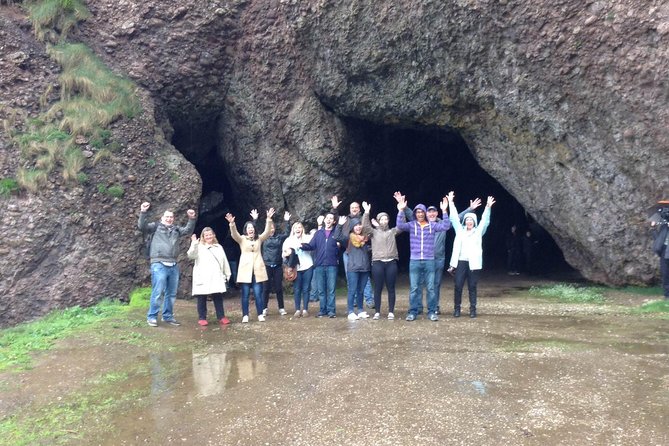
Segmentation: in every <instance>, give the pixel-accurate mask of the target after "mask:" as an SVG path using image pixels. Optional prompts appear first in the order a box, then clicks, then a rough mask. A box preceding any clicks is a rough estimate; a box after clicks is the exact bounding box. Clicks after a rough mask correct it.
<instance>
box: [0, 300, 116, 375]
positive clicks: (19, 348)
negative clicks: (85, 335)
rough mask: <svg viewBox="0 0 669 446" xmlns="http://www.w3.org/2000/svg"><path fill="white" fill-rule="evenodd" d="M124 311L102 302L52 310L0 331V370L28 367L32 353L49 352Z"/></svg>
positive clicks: (110, 303)
mask: <svg viewBox="0 0 669 446" xmlns="http://www.w3.org/2000/svg"><path fill="white" fill-rule="evenodd" d="M127 310H128V306H127V305H123V304H121V303H120V302H112V301H102V302H100V303H99V304H97V305H94V306H92V307H88V308H81V307H78V306H76V307H71V308H68V309H65V310H59V311H55V312H53V313H50V314H49V315H47V316H46V317H44V318H42V319H39V320H37V321H34V322H29V323H26V324H21V325H19V326H16V327H13V328H8V329H5V330H2V331H0V371H2V370H6V369H8V368H13V367H16V368H19V369H25V368H28V367H30V365H31V363H32V356H31V353H32V352H35V351H40V350H48V349H50V348H52V347H53V345H54V343H55V342H56V341H57V340H59V339H62V338H65V337H67V336H70V335H71V334H73V333H76V332H79V331H82V330H85V329H86V328H89V327H91V326H92V325H94V324H97V323H98V322H100V321H101V320H104V319H108V318H111V317H114V316H117V315H119V314H122V313H124V312H126V311H127Z"/></svg>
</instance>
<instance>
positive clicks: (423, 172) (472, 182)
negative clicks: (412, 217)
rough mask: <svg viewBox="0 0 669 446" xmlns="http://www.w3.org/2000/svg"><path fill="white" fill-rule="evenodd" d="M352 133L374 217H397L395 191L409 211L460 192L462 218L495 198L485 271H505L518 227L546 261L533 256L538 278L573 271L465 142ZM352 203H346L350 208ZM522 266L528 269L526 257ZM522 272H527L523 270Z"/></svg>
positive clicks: (383, 129) (431, 131) (369, 128)
mask: <svg viewBox="0 0 669 446" xmlns="http://www.w3.org/2000/svg"><path fill="white" fill-rule="evenodd" d="M347 126H348V128H350V129H352V130H353V131H354V132H355V133H356V134H357V138H358V139H359V140H360V141H361V144H360V147H362V149H361V150H360V156H361V162H362V166H363V168H362V171H363V175H362V176H363V178H362V179H361V180H362V181H361V183H362V184H361V190H362V191H363V192H362V193H361V195H360V197H356V198H355V199H356V200H363V199H366V200H368V201H369V202H370V203H371V204H372V214H373V215H376V213H378V212H379V211H386V212H389V213H391V215H396V202H395V200H394V198H393V197H392V194H393V192H394V191H395V190H399V191H401V192H402V193H403V194H404V195H406V197H407V201H408V204H409V206H410V207H413V206H415V205H416V204H418V203H423V204H425V205H426V206H430V205H434V206H437V207H439V202H440V201H441V199H442V198H443V197H444V196H445V195H446V194H447V193H448V192H449V191H451V190H453V191H454V192H455V204H456V206H457V208H458V212H461V211H463V210H464V209H466V208H467V206H468V205H469V201H470V200H473V199H474V198H477V197H478V198H480V199H481V200H482V205H481V207H479V208H478V209H476V211H475V212H476V214H477V215H478V216H479V218H480V216H481V214H482V213H483V209H484V206H485V202H486V199H487V197H488V196H489V195H491V196H493V197H495V200H496V204H495V205H494V206H493V208H492V214H491V222H490V226H489V228H488V231H487V233H486V236H485V237H484V240H483V241H484V245H483V251H484V268H485V269H488V270H490V269H494V270H499V271H506V267H507V247H506V244H507V235H508V234H509V233H510V231H511V226H513V225H516V226H517V228H518V232H519V233H520V234H521V235H524V234H525V232H526V231H527V230H531V232H532V234H533V238H534V239H535V243H534V246H535V247H536V248H538V249H537V250H540V252H541V255H536V256H534V259H535V260H534V262H533V265H532V269H533V272H536V273H538V274H542V273H549V272H557V271H560V272H564V271H572V269H571V267H570V266H569V265H568V264H567V263H566V262H565V260H564V256H563V254H562V251H561V250H560V248H559V247H558V246H557V244H556V243H555V241H554V240H553V238H552V237H551V236H550V235H549V234H548V232H547V231H545V230H544V229H543V228H542V227H541V226H540V225H539V224H538V223H536V222H535V221H534V220H533V219H532V217H531V215H529V214H528V213H527V212H526V211H525V209H524V208H523V206H522V205H521V204H520V203H519V202H518V201H517V200H516V199H515V198H514V197H513V196H512V195H511V194H510V193H509V192H507V191H506V190H505V189H504V187H503V186H502V185H501V184H500V183H499V182H498V181H497V180H495V179H494V178H493V177H491V176H490V175H489V174H488V173H487V172H486V171H485V170H483V169H482V168H481V166H480V165H479V164H478V162H477V161H476V159H475V158H474V156H473V155H472V153H471V151H470V149H469V147H468V146H467V144H466V142H465V141H464V140H463V139H462V137H461V136H460V135H459V134H458V133H456V132H451V131H448V130H444V129H440V128H433V127H432V128H426V127H421V128H415V127H414V128H400V127H393V126H386V125H377V124H371V123H369V122H366V121H359V120H353V119H349V120H347ZM350 201H352V200H348V201H346V202H345V203H344V205H345V206H348V204H349V202H350ZM454 237H455V235H454V233H453V231H452V230H451V231H449V233H448V236H447V247H446V249H447V250H446V252H447V261H448V259H449V254H450V252H451V247H452V244H453V239H454ZM398 243H399V250H400V257H401V260H402V257H404V258H403V260H404V262H400V264H402V265H403V264H405V263H407V262H408V252H409V248H408V237H406V236H400V237H399V239H398ZM520 261H521V263H523V264H524V263H525V262H524V261H523V259H522V257H521V259H520ZM521 268H522V269H521V270H527V268H526V267H525V266H524V265H523V266H522V267H521Z"/></svg>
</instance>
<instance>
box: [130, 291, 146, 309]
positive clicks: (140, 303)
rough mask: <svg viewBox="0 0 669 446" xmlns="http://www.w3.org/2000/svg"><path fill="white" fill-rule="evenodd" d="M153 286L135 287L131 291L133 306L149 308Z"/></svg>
mask: <svg viewBox="0 0 669 446" xmlns="http://www.w3.org/2000/svg"><path fill="white" fill-rule="evenodd" d="M150 300H151V287H144V288H135V289H134V290H132V291H131V292H130V305H129V306H130V307H131V308H149V302H150Z"/></svg>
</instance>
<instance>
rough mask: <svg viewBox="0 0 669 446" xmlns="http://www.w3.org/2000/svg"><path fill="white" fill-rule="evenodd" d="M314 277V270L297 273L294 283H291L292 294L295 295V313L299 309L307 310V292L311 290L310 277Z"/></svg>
mask: <svg viewBox="0 0 669 446" xmlns="http://www.w3.org/2000/svg"><path fill="white" fill-rule="evenodd" d="M313 275H314V268H313V267H311V268H309V269H305V270H304V271H298V272H297V277H296V278H295V282H293V294H294V295H295V311H298V310H299V309H300V307H301V308H302V309H303V310H308V309H309V291H310V290H311V277H312V276H313Z"/></svg>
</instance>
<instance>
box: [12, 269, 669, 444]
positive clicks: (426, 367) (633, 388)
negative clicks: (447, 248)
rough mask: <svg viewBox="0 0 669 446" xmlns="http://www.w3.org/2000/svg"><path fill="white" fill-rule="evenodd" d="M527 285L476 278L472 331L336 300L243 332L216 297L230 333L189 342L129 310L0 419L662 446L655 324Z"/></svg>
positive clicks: (665, 431)
mask: <svg viewBox="0 0 669 446" xmlns="http://www.w3.org/2000/svg"><path fill="white" fill-rule="evenodd" d="M532 283H534V282H528V281H525V280H524V279H522V278H515V279H513V280H507V279H506V278H502V277H497V278H496V277H489V278H484V280H483V281H482V287H481V292H480V296H481V298H480V304H479V310H480V315H479V317H478V318H477V319H474V320H472V319H469V318H468V317H461V318H459V319H454V318H452V317H450V316H446V315H443V316H442V318H441V320H440V321H438V322H430V321H428V320H426V319H425V318H420V319H419V320H418V321H416V322H413V323H409V322H406V321H404V320H403V319H399V318H398V320H395V321H388V320H386V319H382V320H379V321H371V320H366V321H359V322H349V321H347V320H346V318H345V317H343V310H344V308H345V299H344V298H343V296H340V297H339V298H338V303H337V308H338V310H341V311H340V315H339V317H338V318H337V319H334V320H332V319H317V318H314V317H310V318H306V319H303V318H299V319H294V318H292V316H283V317H281V316H279V315H278V314H277V313H276V307H275V305H276V303H275V302H274V301H272V302H271V304H270V317H269V318H268V321H267V322H266V323H258V322H252V323H250V324H244V325H242V324H240V323H234V322H238V321H239V320H240V315H239V304H238V301H237V299H234V300H232V299H230V300H226V302H225V304H226V309H227V310H228V313H229V316H230V317H231V319H233V324H232V325H230V326H227V327H224V328H223V329H221V328H220V327H218V326H210V327H208V328H206V329H201V328H199V327H198V326H197V324H196V316H195V313H196V312H195V303H194V302H192V301H179V302H178V305H177V315H178V316H180V319H181V320H182V322H183V326H181V327H179V328H175V327H167V326H161V327H158V328H150V327H148V326H146V325H145V323H144V319H143V314H142V313H140V312H138V313H135V314H132V315H131V316H130V318H129V319H128V320H119V321H115V322H113V323H109V324H104V326H101V327H97V328H96V330H95V331H94V332H92V333H89V334H88V335H86V336H80V337H78V338H76V339H72V340H69V341H67V342H63V343H62V344H61V345H59V347H58V348H57V349H56V350H54V351H52V352H49V353H47V354H45V355H43V356H41V357H40V358H39V360H38V361H37V365H36V366H35V368H34V369H33V370H30V371H27V372H22V373H19V374H16V373H4V374H2V375H1V376H0V378H1V382H2V388H3V392H2V400H1V401H0V415H1V416H2V417H3V419H5V420H7V419H12V420H15V421H17V422H18V421H20V420H21V419H37V418H30V416H33V415H31V414H34V413H40V410H41V411H44V410H45V409H43V408H44V407H49V408H58V407H59V406H64V405H70V406H71V405H78V406H81V405H86V404H88V406H87V407H88V409H87V410H88V412H90V413H87V414H86V415H85V416H84V417H83V418H82V420H81V421H80V422H78V423H74V424H72V425H70V426H69V427H68V425H67V423H66V420H65V419H64V420H63V421H62V430H63V432H61V433H60V434H59V435H57V436H55V439H53V438H52V439H51V441H49V442H43V443H34V444H57V443H61V444H101V445H136V444H169V443H177V444H212V445H218V444H221V445H223V444H240V445H241V444H246V445H257V444H272V445H275V444H285V445H321V444H323V445H335V444H337V445H339V444H353V445H379V444H381V445H383V444H387V445H414V444H415V445H426V444H463V445H471V444H485V445H500V444H509V445H516V444H517V445H535V444H536V445H539V444H541V445H546V444H548V445H563V444H564V445H575V444H606V445H616V444H619V445H637V444H638V445H665V444H669V424H667V419H669V320H667V319H663V318H659V317H657V316H639V315H633V314H630V313H629V311H628V310H629V305H630V304H635V305H638V304H640V303H641V301H642V300H644V299H647V297H642V296H634V295H629V294H623V293H620V294H611V296H610V299H611V300H610V302H609V303H607V304H605V305H583V304H561V303H556V302H552V301H549V300H540V299H534V298H528V297H527V293H526V292H525V291H523V290H524V289H526V288H527V287H529V285H530V284H532ZM451 293H452V289H451V288H450V287H449V286H444V287H443V289H442V296H444V297H443V298H442V299H443V300H442V302H444V303H445V307H446V308H447V309H449V311H450V308H451V306H450V305H449V304H450V301H451V296H452V294H451ZM406 296H407V290H406V288H403V289H402V290H401V291H400V294H399V296H398V305H399V308H398V311H397V312H396V313H397V314H398V316H403V315H404V314H405V310H406V302H407V298H406ZM290 302H291V301H290V300H288V305H287V306H288V309H290V308H292V303H290ZM291 313H292V312H291ZM312 313H315V312H314V311H312ZM384 315H385V312H384ZM100 401H109V403H105V404H107V405H103V406H102V407H101V408H100ZM45 413H47V414H52V416H56V417H58V416H63V412H62V411H61V412H58V411H46V412H45ZM63 417H64V416H63ZM2 441H3V440H0V442H2ZM5 441H6V440H5ZM3 444H10V443H3ZM12 444H15V443H12Z"/></svg>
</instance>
